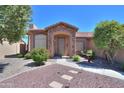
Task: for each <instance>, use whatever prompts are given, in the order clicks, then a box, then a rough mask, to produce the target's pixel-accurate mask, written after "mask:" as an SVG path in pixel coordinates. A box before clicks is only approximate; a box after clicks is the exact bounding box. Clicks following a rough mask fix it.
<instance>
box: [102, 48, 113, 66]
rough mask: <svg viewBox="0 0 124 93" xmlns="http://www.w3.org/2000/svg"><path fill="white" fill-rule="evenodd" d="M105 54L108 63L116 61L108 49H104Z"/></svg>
mask: <svg viewBox="0 0 124 93" xmlns="http://www.w3.org/2000/svg"><path fill="white" fill-rule="evenodd" d="M104 55H105V59H106V61H107V63H112V64H113V62H114V60H113V56H112V55H111V54H110V53H109V52H108V51H107V50H104Z"/></svg>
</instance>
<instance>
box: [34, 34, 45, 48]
mask: <svg viewBox="0 0 124 93" xmlns="http://www.w3.org/2000/svg"><path fill="white" fill-rule="evenodd" d="M35 48H46V35H42V34H40V35H35Z"/></svg>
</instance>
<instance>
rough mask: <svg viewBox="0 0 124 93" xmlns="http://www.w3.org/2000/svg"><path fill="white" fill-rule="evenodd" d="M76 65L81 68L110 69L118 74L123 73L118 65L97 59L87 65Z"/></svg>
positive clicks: (82, 63) (85, 63)
mask: <svg viewBox="0 0 124 93" xmlns="http://www.w3.org/2000/svg"><path fill="white" fill-rule="evenodd" d="M77 64H78V65H79V66H83V67H89V68H95V69H110V70H114V71H118V72H123V70H122V69H121V65H120V64H119V63H114V64H109V63H107V62H106V61H105V60H102V59H99V58H97V59H95V60H93V61H92V63H89V62H88V61H82V62H79V63H77Z"/></svg>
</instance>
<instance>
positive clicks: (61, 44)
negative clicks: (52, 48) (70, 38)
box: [57, 37, 65, 56]
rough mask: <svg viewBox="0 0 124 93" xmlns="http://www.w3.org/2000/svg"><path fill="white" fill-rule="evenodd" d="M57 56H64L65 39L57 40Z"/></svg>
mask: <svg viewBox="0 0 124 93" xmlns="http://www.w3.org/2000/svg"><path fill="white" fill-rule="evenodd" d="M57 50H58V54H59V55H62V56H63V55H64V52H65V39H64V37H59V38H58V49H57Z"/></svg>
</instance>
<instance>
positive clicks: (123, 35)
mask: <svg viewBox="0 0 124 93" xmlns="http://www.w3.org/2000/svg"><path fill="white" fill-rule="evenodd" d="M94 41H95V45H96V46H97V47H98V48H101V49H104V51H105V52H104V53H105V55H106V56H107V60H109V61H110V62H113V58H114V56H115V53H116V51H117V50H118V49H121V48H123V47H124V26H123V25H122V24H120V23H118V22H117V21H114V20H112V21H103V22H100V23H99V24H97V26H96V28H95V33H94Z"/></svg>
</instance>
